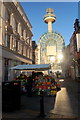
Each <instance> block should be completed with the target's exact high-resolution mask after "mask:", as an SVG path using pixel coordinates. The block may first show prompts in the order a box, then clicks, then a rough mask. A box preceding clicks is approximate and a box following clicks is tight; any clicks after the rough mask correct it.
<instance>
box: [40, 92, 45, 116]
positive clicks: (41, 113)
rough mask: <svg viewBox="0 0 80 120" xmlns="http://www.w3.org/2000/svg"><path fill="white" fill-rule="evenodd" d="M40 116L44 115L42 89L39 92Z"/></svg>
mask: <svg viewBox="0 0 80 120" xmlns="http://www.w3.org/2000/svg"><path fill="white" fill-rule="evenodd" d="M40 95H41V96H40V117H45V113H44V95H43V91H41V92H40Z"/></svg>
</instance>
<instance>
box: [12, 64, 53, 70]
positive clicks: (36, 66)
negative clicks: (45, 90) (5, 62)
mask: <svg viewBox="0 0 80 120" xmlns="http://www.w3.org/2000/svg"><path fill="white" fill-rule="evenodd" d="M50 68H51V65H50V64H31V65H17V66H14V67H11V68H10V69H11V70H36V71H44V70H48V69H50Z"/></svg>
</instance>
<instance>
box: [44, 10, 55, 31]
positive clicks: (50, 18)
mask: <svg viewBox="0 0 80 120" xmlns="http://www.w3.org/2000/svg"><path fill="white" fill-rule="evenodd" d="M46 12H47V14H46V15H45V16H44V22H45V23H48V32H52V23H53V22H55V20H56V16H55V14H53V9H51V8H47V9H46Z"/></svg>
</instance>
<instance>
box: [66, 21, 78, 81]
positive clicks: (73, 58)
mask: <svg viewBox="0 0 80 120" xmlns="http://www.w3.org/2000/svg"><path fill="white" fill-rule="evenodd" d="M74 29H75V30H74V32H73V34H72V36H71V39H70V57H69V59H70V60H69V63H68V64H69V65H70V67H69V68H68V71H69V75H70V77H71V78H72V79H76V78H79V77H80V25H79V20H78V19H76V20H75V23H74ZM68 64H67V66H68Z"/></svg>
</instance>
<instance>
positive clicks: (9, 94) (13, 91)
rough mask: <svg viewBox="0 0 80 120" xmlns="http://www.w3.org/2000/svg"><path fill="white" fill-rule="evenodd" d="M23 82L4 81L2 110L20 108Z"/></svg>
mask: <svg viewBox="0 0 80 120" xmlns="http://www.w3.org/2000/svg"><path fill="white" fill-rule="evenodd" d="M20 104H21V83H20V81H10V82H2V110H3V111H12V110H16V109H20Z"/></svg>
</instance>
